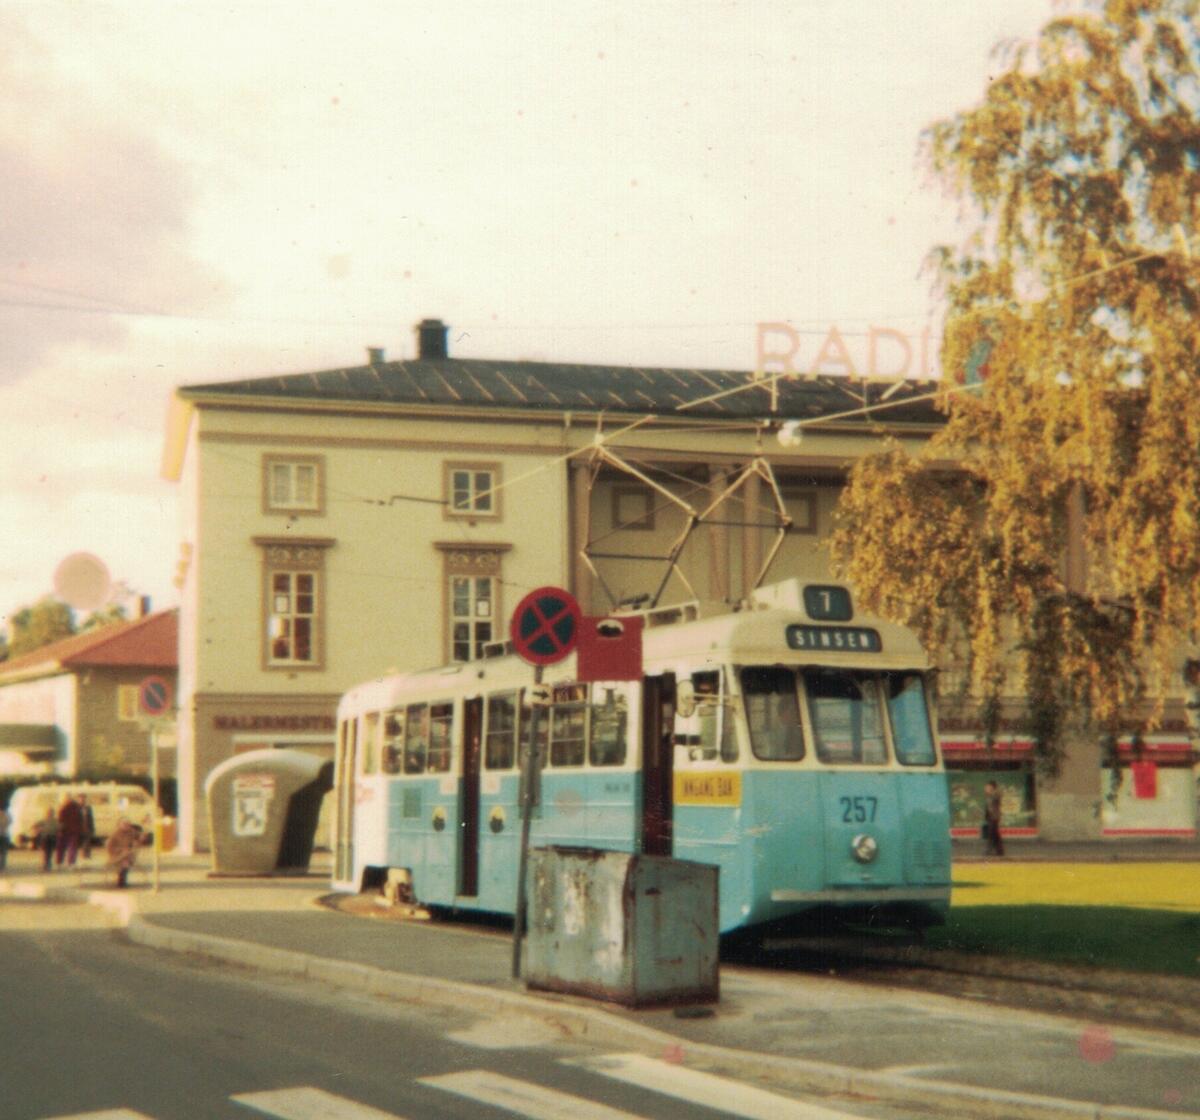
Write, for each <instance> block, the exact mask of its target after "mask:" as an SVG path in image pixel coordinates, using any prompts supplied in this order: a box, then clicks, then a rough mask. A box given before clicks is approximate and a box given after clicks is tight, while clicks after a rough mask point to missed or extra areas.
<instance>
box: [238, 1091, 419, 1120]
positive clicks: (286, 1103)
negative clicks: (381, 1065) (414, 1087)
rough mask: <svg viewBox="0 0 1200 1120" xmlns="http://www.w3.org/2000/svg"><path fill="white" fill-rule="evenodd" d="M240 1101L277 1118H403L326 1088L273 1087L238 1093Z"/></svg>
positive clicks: (342, 1119)
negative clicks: (328, 1090)
mask: <svg viewBox="0 0 1200 1120" xmlns="http://www.w3.org/2000/svg"><path fill="white" fill-rule="evenodd" d="M231 1099H232V1100H235V1101H236V1102H237V1103H238V1104H244V1105H245V1106H246V1107H247V1108H253V1109H254V1110H255V1111H257V1112H265V1113H266V1114H267V1115H268V1116H274V1117H276V1118H277V1120H403V1118H402V1117H399V1116H396V1115H395V1114H394V1113H391V1112H381V1111H380V1110H379V1109H377V1108H372V1107H371V1106H370V1105H369V1104H359V1103H358V1102H357V1101H351V1100H347V1099H346V1098H345V1097H339V1096H336V1095H335V1094H333V1093H327V1092H325V1090H324V1089H312V1088H308V1087H304V1088H298V1089H272V1090H270V1091H268V1092H264V1093H239V1094H238V1095H237V1096H236V1097H233V1098H231Z"/></svg>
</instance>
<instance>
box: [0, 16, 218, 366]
mask: <svg viewBox="0 0 1200 1120" xmlns="http://www.w3.org/2000/svg"><path fill="white" fill-rule="evenodd" d="M0 167H3V168H4V169H5V183H4V206H3V207H2V208H0V382H3V381H13V380H16V379H18V378H21V377H23V376H25V375H27V374H28V373H29V372H31V371H32V370H34V369H36V368H38V366H39V365H40V364H41V363H43V362H44V361H46V360H47V359H48V358H49V357H50V356H51V355H53V354H54V353H55V352H56V351H59V350H60V349H61V348H63V347H66V346H75V347H78V346H80V345H83V346H85V347H90V348H100V349H103V350H111V349H113V348H116V347H117V346H119V345H121V344H122V343H123V342H124V341H125V339H126V337H127V334H128V323H129V322H130V320H129V319H128V318H127V316H129V315H139V314H149V315H161V314H178V313H186V312H188V311H191V310H194V309H196V308H198V307H200V306H201V305H202V303H203V302H204V301H205V300H206V299H207V298H209V297H210V296H211V295H212V294H213V293H214V292H221V291H222V289H223V283H222V282H221V281H220V280H219V279H218V278H216V277H215V276H214V275H212V274H210V272H209V271H208V270H207V268H206V267H205V266H204V265H202V264H201V263H200V262H199V261H198V260H196V259H195V257H194V255H193V254H192V253H191V252H190V251H189V248H188V236H189V228H188V218H189V213H190V211H191V209H192V207H193V205H194V202H195V197H194V196H195V190H194V187H193V184H192V182H191V180H190V178H189V175H188V172H187V169H186V168H185V167H184V166H183V164H181V163H180V162H179V161H178V160H177V159H175V158H174V157H173V156H171V155H170V154H169V153H168V152H167V150H166V149H165V148H164V147H163V146H162V145H161V144H160V143H159V142H158V140H157V139H156V138H155V137H154V136H153V135H151V134H149V133H146V132H142V131H139V130H138V128H137V126H135V125H133V124H131V123H123V122H122V121H120V120H118V119H116V117H115V116H114V114H113V113H112V112H111V111H109V110H107V109H105V108H104V107H103V106H102V102H101V100H100V99H99V98H97V97H95V96H93V95H92V94H91V93H90V92H89V90H88V89H87V88H86V87H84V86H81V85H80V84H78V83H75V84H71V83H70V82H68V81H66V80H65V79H64V78H63V76H62V75H61V74H59V73H57V72H56V69H55V66H54V59H53V57H52V56H51V54H50V52H49V51H48V50H47V49H46V47H45V45H44V44H43V43H42V42H41V41H39V40H38V39H36V38H35V37H34V36H33V35H32V34H31V33H30V32H29V30H28V29H27V27H26V26H25V25H24V24H22V22H21V21H20V19H19V18H18V16H17V13H15V12H12V11H9V12H3V13H0Z"/></svg>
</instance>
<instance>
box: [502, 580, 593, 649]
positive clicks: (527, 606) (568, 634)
mask: <svg viewBox="0 0 1200 1120" xmlns="http://www.w3.org/2000/svg"><path fill="white" fill-rule="evenodd" d="M579 619H580V610H579V604H578V603H577V602H576V601H575V597H574V596H573V595H572V594H571V593H570V592H569V591H564V590H563V589H562V588H561V587H539V588H538V589H537V590H536V591H531V592H530V593H529V594H528V595H526V596H525V598H523V599H522V600H521V601H520V602H519V603H518V604H517V609H516V610H515V611H513V616H512V622H511V624H510V626H509V634H510V636H511V637H512V644H513V649H514V651H515V652H516V653H517V656H519V657H520V658H521V659H522V660H524V661H528V662H529V663H530V664H531V665H553V664H554V663H555V662H556V661H561V660H562V659H563V658H564V657H566V656H568V655H569V654H570V653H571V651H572V650H573V649H574V648H575V643H576V641H578V639H579Z"/></svg>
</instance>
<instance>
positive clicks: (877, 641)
mask: <svg viewBox="0 0 1200 1120" xmlns="http://www.w3.org/2000/svg"><path fill="white" fill-rule="evenodd" d="M787 644H788V649H800V650H804V651H805V652H806V653H808V652H811V651H815V650H819V651H821V652H829V653H882V652H883V640H882V639H881V638H880V637H879V631H878V630H871V629H868V628H867V627H865V626H800V625H796V626H789V627H788V628H787Z"/></svg>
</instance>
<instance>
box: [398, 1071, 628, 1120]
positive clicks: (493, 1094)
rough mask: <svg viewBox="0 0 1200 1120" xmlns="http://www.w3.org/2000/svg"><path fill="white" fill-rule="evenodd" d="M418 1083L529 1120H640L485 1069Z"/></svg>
mask: <svg viewBox="0 0 1200 1120" xmlns="http://www.w3.org/2000/svg"><path fill="white" fill-rule="evenodd" d="M419 1080H420V1082H421V1084H422V1085H431V1086H433V1088H435V1089H445V1090H446V1091H447V1092H448V1093H457V1094H458V1095H459V1096H460V1097H467V1098H469V1099H470V1100H473V1101H480V1102H482V1103H483V1104H490V1105H494V1106H495V1107H496V1108H504V1109H507V1110H508V1111H509V1112H515V1113H517V1114H518V1115H519V1116H524V1117H526V1118H527V1120H579V1118H580V1117H581V1116H586V1117H587V1118H588V1120H640V1117H637V1116H635V1115H634V1114H633V1113H632V1112H622V1111H621V1110H620V1109H617V1108H609V1107H608V1106H607V1105H603V1104H597V1103H596V1102H594V1101H589V1100H584V1099H583V1098H582V1097H574V1096H571V1094H570V1093H560V1092H559V1091H558V1090H557V1089H546V1088H543V1087H542V1086H541V1085H531V1084H530V1083H529V1082H527V1081H517V1080H516V1079H515V1078H512V1077H505V1076H504V1074H502V1073H492V1072H491V1071H490V1070H486V1069H473V1070H467V1071H465V1072H463V1073H447V1074H442V1075H441V1076H438V1077H422V1078H420V1079H419Z"/></svg>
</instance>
